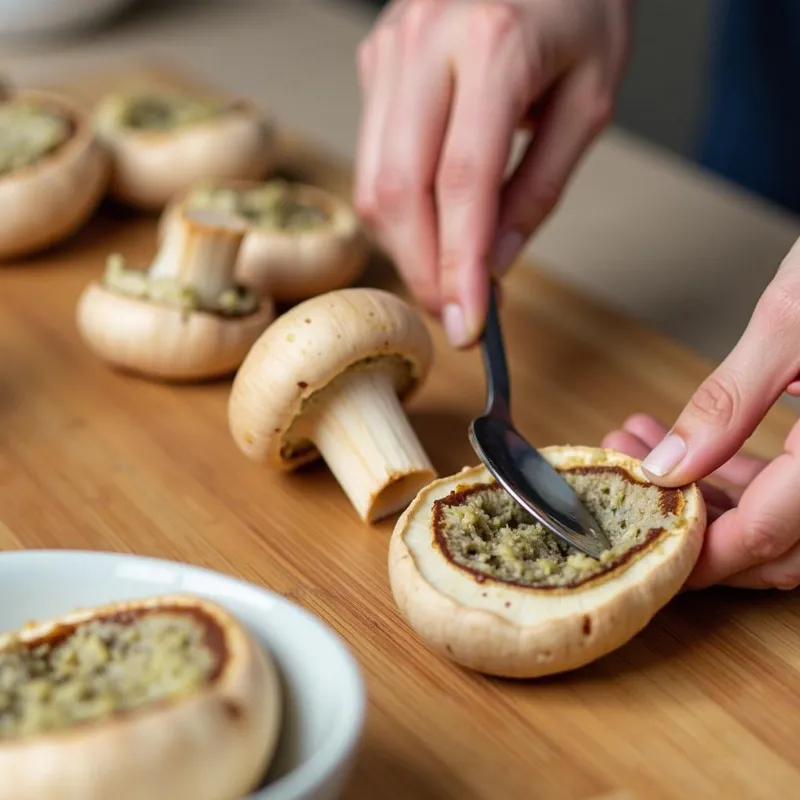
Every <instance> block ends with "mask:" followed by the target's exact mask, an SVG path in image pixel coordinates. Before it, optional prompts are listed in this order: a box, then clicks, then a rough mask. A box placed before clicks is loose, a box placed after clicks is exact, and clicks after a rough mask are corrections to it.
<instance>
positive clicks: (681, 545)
mask: <svg viewBox="0 0 800 800" xmlns="http://www.w3.org/2000/svg"><path fill="white" fill-rule="evenodd" d="M540 452H541V454H542V455H543V456H544V457H545V458H546V459H547V460H548V461H549V462H550V463H551V464H552V465H553V466H555V467H556V468H557V469H560V470H569V469H573V468H576V467H619V468H621V469H622V470H623V471H624V472H625V473H627V475H628V476H630V478H631V479H632V480H633V481H635V482H638V483H642V484H648V481H647V479H646V477H645V475H644V473H643V472H642V469H641V465H640V463H639V462H638V461H636V460H635V459H632V458H629V457H628V456H625V455H623V454H621V453H617V452H614V451H610V450H605V449H601V448H591V447H572V446H564V447H545V448H542V449H541V450H540ZM493 483H494V478H493V477H492V476H491V475H490V473H489V472H488V471H487V470H486V469H485V467H483V465H480V466H477V467H467V468H465V469H464V470H462V471H461V472H459V473H457V474H455V475H452V476H450V477H447V478H443V479H441V480H437V481H435V482H433V483H432V484H431V485H429V486H427V487H426V488H424V489H423V490H422V491H421V492H420V493H419V495H418V496H417V497H416V498H415V500H414V501H413V502H412V503H411V505H410V506H409V507H408V508H407V509H406V510H405V512H404V513H403V514H402V516H401V517H400V519H399V520H398V522H397V524H396V526H395V529H394V532H393V534H392V539H391V543H390V547H389V578H390V584H391V589H392V593H393V596H394V599H395V602H396V604H397V607H398V609H399V611H400V613H401V615H402V616H403V617H404V618H405V619H406V621H407V622H408V624H409V625H410V627H411V628H412V629H413V630H414V631H415V632H416V633H417V634H418V635H419V636H420V638H421V639H422V640H423V641H424V642H426V643H427V644H428V645H429V646H430V647H431V648H432V649H434V650H435V651H437V652H438V653H440V654H441V655H443V656H445V657H446V658H448V659H450V660H452V661H455V662H456V663H458V664H460V665H462V666H464V667H467V668H469V669H472V670H475V671H478V672H482V673H486V674H490V675H496V676H501V677H507V678H536V677H540V676H544V675H550V674H554V673H560V672H566V671H569V670H573V669H576V668H578V667H581V666H584V665H586V664H589V663H591V662H593V661H595V660H596V659H598V658H600V657H602V656H604V655H606V654H608V653H610V652H612V651H613V650H615V649H617V648H619V647H621V646H622V645H623V644H625V643H626V642H628V641H629V640H630V639H631V638H633V636H635V635H636V634H637V633H638V632H639V631H641V630H642V629H643V628H644V627H645V626H646V625H647V624H648V623H649V622H650V620H651V619H652V617H653V616H654V615H655V614H656V612H657V611H658V610H659V609H661V608H662V607H663V606H664V605H665V604H666V603H667V602H668V601H669V600H670V599H671V598H672V597H673V596H674V595H675V594H677V593H678V591H679V590H680V589H681V587H682V586H683V584H684V582H685V580H686V578H687V577H688V576H689V574H690V573H691V570H692V568H693V567H694V564H695V563H696V561H697V558H698V556H699V554H700V549H701V546H702V540H703V532H704V530H705V524H706V509H705V504H704V501H703V498H702V495H701V494H700V491H699V489H698V487H697V486H696V485H694V484H693V485H691V486H688V487H684V488H683V489H680V490H676V491H677V492H679V495H678V496H679V497H680V498H681V503H680V506H681V507H680V509H679V510H678V512H677V515H676V517H675V519H674V520H673V521H672V522H671V523H670V525H669V527H668V528H667V529H666V530H665V531H663V532H661V533H659V534H658V535H657V536H656V537H655V538H654V539H653V540H652V541H650V542H649V543H648V544H647V545H645V546H644V547H642V548H641V549H639V550H638V551H636V552H633V553H632V555H631V556H630V557H629V558H628V559H627V560H623V561H622V563H620V564H618V565H617V566H616V567H614V568H612V569H611V570H610V571H606V572H602V573H600V574H599V575H596V576H595V577H593V578H590V579H589V580H587V581H585V582H583V583H578V585H576V586H574V587H573V586H564V587H537V586H525V585H519V584H514V583H509V582H505V581H502V580H496V579H494V578H492V577H489V576H486V575H481V576H478V575H477V574H476V573H474V572H471V571H470V570H468V569H464V568H462V567H461V566H458V565H457V564H456V563H454V562H453V561H452V560H451V559H450V558H449V557H448V555H446V554H445V553H443V551H442V549H441V547H440V545H439V543H438V542H437V541H436V537H435V533H434V529H433V508H434V503H435V502H436V501H437V500H440V499H442V498H446V497H448V496H450V495H452V494H453V493H454V492H456V491H461V490H462V489H465V488H468V487H471V486H477V485H480V484H493Z"/></svg>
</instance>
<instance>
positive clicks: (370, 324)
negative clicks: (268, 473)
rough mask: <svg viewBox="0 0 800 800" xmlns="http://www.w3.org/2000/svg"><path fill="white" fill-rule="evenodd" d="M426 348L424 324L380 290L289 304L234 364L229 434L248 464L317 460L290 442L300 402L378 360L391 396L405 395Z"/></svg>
mask: <svg viewBox="0 0 800 800" xmlns="http://www.w3.org/2000/svg"><path fill="white" fill-rule="evenodd" d="M432 355H433V346H432V342H431V338H430V334H429V333H428V330H427V328H426V327H425V324H424V322H423V321H422V318H421V317H420V315H419V314H417V313H416V312H415V311H414V309H412V308H411V306H410V305H409V304H408V303H406V302H405V301H404V300H402V299H401V298H399V297H397V296H395V295H393V294H390V293H389V292H386V291H383V290H381V289H370V288H350V289H339V290H337V291H333V292H329V293H327V294H322V295H318V296H317V297H313V298H311V299H309V300H306V301H305V302H303V303H300V304H299V305H297V306H295V307H294V308H292V309H291V310H290V311H288V312H286V313H285V314H283V315H282V316H281V317H279V318H278V319H277V320H276V321H275V322H273V323H272V325H271V326H270V327H269V328H267V330H266V331H264V333H263V334H262V335H261V337H260V338H259V339H258V340H257V341H256V343H255V344H254V345H253V347H252V348H251V350H250V352H249V353H248V354H247V356H246V357H245V359H244V362H243V363H242V365H241V367H240V368H239V370H238V372H237V374H236V378H235V379H234V382H233V387H232V391H231V396H230V402H229V406H228V420H229V424H230V430H231V434H232V436H233V439H234V441H235V442H236V444H237V446H238V447H239V448H240V449H241V450H242V452H243V453H244V454H245V455H246V456H248V457H249V458H252V459H253V460H255V461H262V462H267V463H269V464H270V465H272V466H274V467H279V468H282V469H291V468H293V467H296V466H300V465H301V464H303V463H306V462H308V461H311V460H312V459H315V458H317V457H318V452H317V450H316V449H315V448H314V447H313V446H312V445H311V444H310V443H308V442H296V441H293V440H292V436H291V427H292V424H293V423H294V421H295V419H296V418H297V417H298V415H300V414H301V413H302V410H303V408H304V404H305V403H307V402H308V401H309V398H311V397H312V395H314V394H315V393H316V392H318V391H319V390H321V389H323V388H324V387H325V386H327V385H328V384H329V383H330V382H331V381H333V380H334V379H335V378H336V377H337V376H339V375H341V374H342V373H343V372H344V371H345V370H348V369H370V368H375V367H376V366H378V365H379V364H381V363H382V362H383V361H384V359H393V360H394V361H395V362H396V363H395V364H394V366H395V367H396V366H397V365H400V368H399V369H394V375H395V386H396V387H397V392H398V396H399V397H400V398H401V399H403V400H408V399H409V398H410V397H411V396H412V395H413V393H414V392H415V390H416V389H417V388H418V386H419V385H420V384H421V382H422V381H423V380H424V379H425V377H426V376H427V373H428V370H429V368H430V364H431V359H432Z"/></svg>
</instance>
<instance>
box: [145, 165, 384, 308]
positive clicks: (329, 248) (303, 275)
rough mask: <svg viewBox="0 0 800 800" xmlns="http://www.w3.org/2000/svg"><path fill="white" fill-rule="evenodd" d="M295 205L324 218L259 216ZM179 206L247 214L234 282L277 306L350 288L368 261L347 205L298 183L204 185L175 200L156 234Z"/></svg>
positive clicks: (172, 219) (357, 223)
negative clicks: (285, 221) (291, 221)
mask: <svg viewBox="0 0 800 800" xmlns="http://www.w3.org/2000/svg"><path fill="white" fill-rule="evenodd" d="M280 203H283V204H295V205H299V206H304V207H307V208H309V209H319V210H320V211H321V212H322V215H323V218H322V219H319V220H318V221H316V222H314V223H311V224H308V225H303V226H302V227H300V226H290V225H287V226H281V225H280V224H276V223H275V222H273V221H272V220H270V219H269V218H268V214H267V213H264V214H263V217H264V219H259V216H258V211H259V210H263V211H266V212H269V211H271V210H272V207H274V206H276V205H278V204H280ZM181 205H185V206H188V207H190V208H223V209H226V210H231V211H238V212H239V213H242V214H244V215H246V218H247V219H248V223H249V227H248V233H247V236H246V238H245V242H244V244H243V245H242V249H241V251H240V253H239V262H238V264H237V271H236V276H237V279H238V280H239V281H240V283H241V284H242V285H244V286H248V287H250V288H251V289H253V290H255V291H259V292H263V293H266V294H269V295H270V296H271V297H273V298H274V299H275V301H276V302H278V303H293V302H296V301H299V300H305V299H307V298H309V297H313V296H314V295H317V294H323V293H325V292H330V291H334V290H336V289H341V288H344V287H346V286H349V285H351V284H352V283H354V282H355V281H356V280H357V279H358V278H360V277H361V275H362V274H363V272H364V268H365V266H366V263H367V258H368V255H369V249H368V245H367V242H366V238H365V236H364V234H363V230H362V227H361V223H360V221H359V218H358V215H357V214H356V212H355V210H354V209H353V208H352V206H351V205H350V204H349V203H347V202H346V201H345V200H343V199H342V198H341V197H338V196H337V195H335V194H334V193H332V192H329V191H327V190H326V189H323V188H322V187H319V186H312V185H310V184H304V183H287V182H285V181H279V180H269V181H226V182H217V183H209V182H205V183H202V184H200V185H197V186H195V187H193V188H192V189H191V190H190V191H188V192H186V193H184V194H183V195H180V196H178V197H176V198H174V199H173V200H172V201H171V202H170V203H169V204H168V206H167V208H166V209H165V211H164V213H163V214H162V216H161V219H160V223H159V229H160V233H161V235H162V236H163V235H164V232H165V230H166V229H167V228H168V227H169V226H171V225H173V224H174V222H175V218H176V216H177V215H178V214H179V209H180V207H181Z"/></svg>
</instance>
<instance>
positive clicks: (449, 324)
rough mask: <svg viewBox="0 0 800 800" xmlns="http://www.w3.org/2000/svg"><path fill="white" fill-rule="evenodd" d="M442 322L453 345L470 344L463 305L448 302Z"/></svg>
mask: <svg viewBox="0 0 800 800" xmlns="http://www.w3.org/2000/svg"><path fill="white" fill-rule="evenodd" d="M442 324H443V325H444V330H445V333H446V334H447V338H448V339H449V340H450V344H452V345H453V347H465V346H466V345H467V344H468V341H467V324H466V321H465V319H464V312H463V311H462V310H461V306H459V305H458V304H457V303H448V304H447V305H446V306H445V307H444V309H443V310H442Z"/></svg>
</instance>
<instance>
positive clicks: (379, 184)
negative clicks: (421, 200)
mask: <svg viewBox="0 0 800 800" xmlns="http://www.w3.org/2000/svg"><path fill="white" fill-rule="evenodd" d="M411 194H412V184H411V181H410V180H409V178H408V173H407V171H406V170H403V169H398V168H397V167H395V166H383V167H381V169H380V170H379V172H378V177H377V180H376V181H375V200H376V202H377V206H378V208H377V209H376V211H378V212H380V211H382V210H387V211H394V210H396V209H399V208H402V207H404V206H405V205H406V203H407V202H408V200H409V198H410V197H411Z"/></svg>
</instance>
